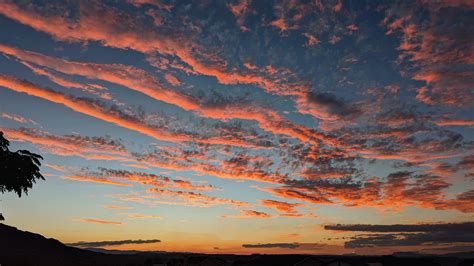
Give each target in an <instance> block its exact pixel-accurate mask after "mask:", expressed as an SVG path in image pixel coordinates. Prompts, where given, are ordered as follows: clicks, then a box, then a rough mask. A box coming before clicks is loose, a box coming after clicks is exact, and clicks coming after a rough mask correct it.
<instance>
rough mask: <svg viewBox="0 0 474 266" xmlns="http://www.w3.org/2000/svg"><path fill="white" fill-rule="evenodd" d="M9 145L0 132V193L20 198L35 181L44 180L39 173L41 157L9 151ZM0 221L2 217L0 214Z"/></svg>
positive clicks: (29, 153)
mask: <svg viewBox="0 0 474 266" xmlns="http://www.w3.org/2000/svg"><path fill="white" fill-rule="evenodd" d="M9 145H10V142H9V141H8V140H7V139H5V138H4V137H3V132H1V131H0V193H5V192H12V191H13V192H15V193H16V194H17V195H18V196H19V197H21V195H22V193H25V194H28V189H30V188H32V187H33V184H34V183H35V182H36V181H37V180H39V179H43V180H44V177H43V175H41V173H40V166H41V162H40V160H42V159H43V157H41V156H40V155H38V154H35V153H31V152H29V151H27V150H18V151H16V152H13V151H10V150H9V149H8V146H9ZM1 220H3V216H2V215H1V214H0V221H1Z"/></svg>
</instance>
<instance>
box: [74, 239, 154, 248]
mask: <svg viewBox="0 0 474 266" xmlns="http://www.w3.org/2000/svg"><path fill="white" fill-rule="evenodd" d="M159 242H161V240H158V239H148V240H142V239H137V240H131V239H128V240H117V241H98V242H77V243H69V244H67V245H68V246H74V247H80V248H95V247H104V246H118V245H127V244H151V243H159Z"/></svg>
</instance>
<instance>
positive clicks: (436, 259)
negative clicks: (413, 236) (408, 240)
mask: <svg viewBox="0 0 474 266" xmlns="http://www.w3.org/2000/svg"><path fill="white" fill-rule="evenodd" d="M470 254H471V253H468V252H465V253H455V254H450V255H451V256H450V257H448V256H445V255H443V256H432V255H427V256H421V257H418V256H398V257H397V256H353V255H351V256H329V255H327V256H316V255H314V256H313V255H260V254H254V255H248V256H242V255H208V254H193V253H167V252H140V251H125V252H123V251H113V250H105V249H99V248H95V249H93V251H92V250H85V249H79V248H74V247H69V246H66V245H64V244H62V243H61V242H59V241H58V240H55V239H51V238H49V239H48V238H45V237H43V236H41V235H39V234H34V233H30V232H25V231H21V230H18V229H17V228H15V227H11V226H7V225H4V224H0V265H1V266H10V265H13V266H17V265H18V266H22V265H25V266H30V265H34V266H43V265H45V266H46V265H47V266H55V265H61V266H68V265H72V266H76V265H78V266H82V265H114V266H115V265H117V266H120V265H127V266H128V265H129V266H132V265H143V266H148V265H150V266H151V265H166V266H187V265H190V266H192V265H194V266H197V265H201V266H219V265H222V266H237V265H240V266H250V265H255V266H262V265H272V266H293V265H295V266H305V265H311V266H315V265H321V266H325V265H329V266H335V265H338V266H339V265H344V266H368V265H372V266H375V265H377V266H395V265H396V266H400V265H404V266H410V265H413V266H425V265H426V266H458V265H469V266H472V265H473V264H474V259H462V258H460V257H462V256H465V257H468V256H469V255H470ZM398 255H418V254H415V253H414V254H411V253H405V254H404V253H402V254H398ZM457 255H459V256H458V257H457V258H456V257H454V256H457Z"/></svg>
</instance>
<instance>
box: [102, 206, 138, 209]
mask: <svg viewBox="0 0 474 266" xmlns="http://www.w3.org/2000/svg"><path fill="white" fill-rule="evenodd" d="M104 208H106V209H111V210H130V209H133V208H132V207H128V206H117V205H104Z"/></svg>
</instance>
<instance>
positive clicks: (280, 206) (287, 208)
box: [260, 199, 303, 213]
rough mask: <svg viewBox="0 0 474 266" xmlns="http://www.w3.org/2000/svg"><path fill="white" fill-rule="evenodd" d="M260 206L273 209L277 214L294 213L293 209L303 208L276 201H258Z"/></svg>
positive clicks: (295, 204) (296, 204) (294, 204)
mask: <svg viewBox="0 0 474 266" xmlns="http://www.w3.org/2000/svg"><path fill="white" fill-rule="evenodd" d="M260 204H262V205H263V206H265V207H268V208H274V209H276V210H278V211H279V212H286V213H295V212H296V210H295V209H294V208H295V207H298V206H303V204H300V203H288V202H283V201H276V200H268V199H267V200H260Z"/></svg>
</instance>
